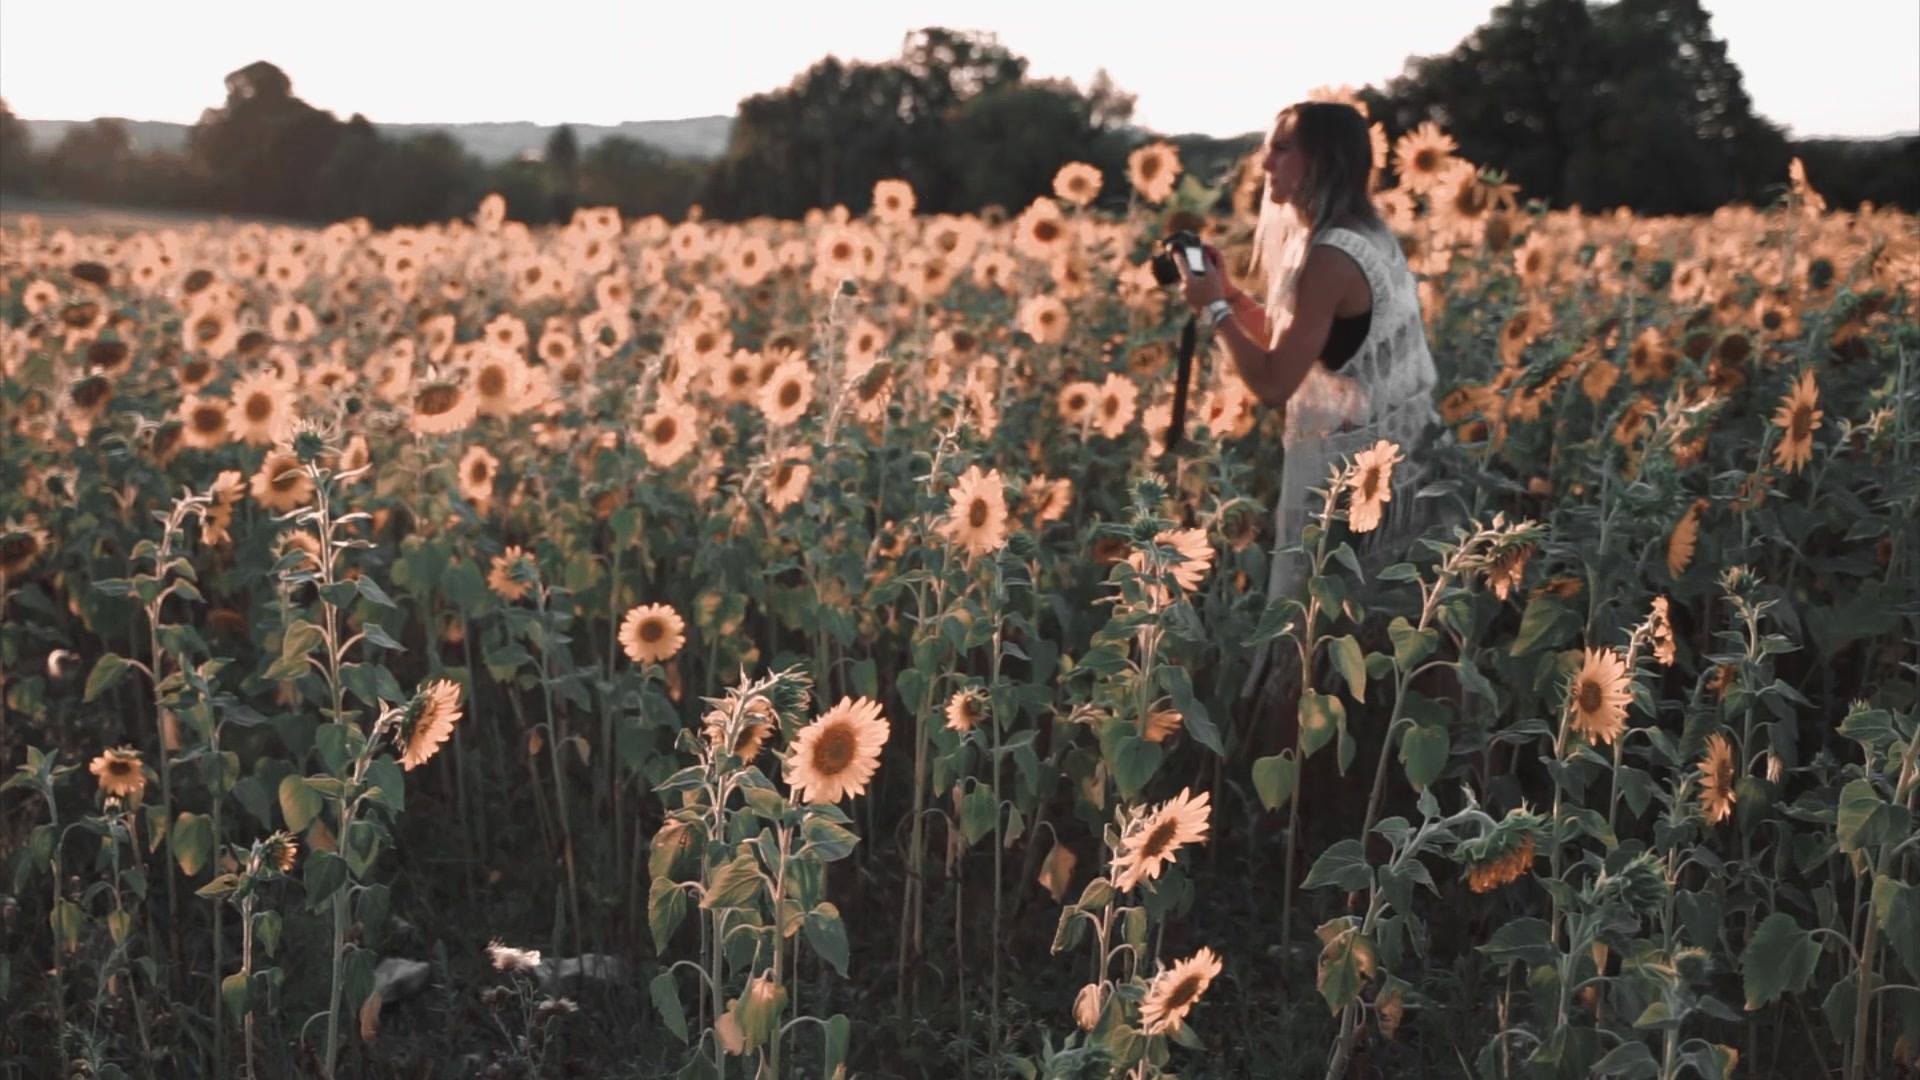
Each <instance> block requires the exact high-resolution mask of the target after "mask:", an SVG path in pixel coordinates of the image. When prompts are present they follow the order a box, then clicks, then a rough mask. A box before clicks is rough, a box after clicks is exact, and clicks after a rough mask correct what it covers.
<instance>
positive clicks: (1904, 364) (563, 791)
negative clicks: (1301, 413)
mask: <svg viewBox="0 0 1920 1080" xmlns="http://www.w3.org/2000/svg"><path fill="white" fill-rule="evenodd" d="M1375 150H1376V164H1378V165H1380V166H1381V176H1382V177H1383V178H1384V177H1391V178H1392V182H1391V186H1388V185H1387V184H1385V183H1382V184H1380V185H1378V188H1379V190H1378V192H1377V199H1378V202H1379V206H1380V208H1381V211H1382V214H1383V216H1384V217H1385V218H1386V219H1387V221H1388V222H1389V224H1390V225H1391V226H1392V227H1393V228H1394V229H1395V231H1396V232H1397V233H1398V234H1399V235H1400V236H1401V237H1402V245H1403V248H1404V250H1405V251H1406V253H1407V257H1408V260H1409V264H1410V266H1411V267H1412V269H1413V271H1414V272H1415V274H1416V275H1417V276H1418V278H1419V281H1420V294H1421V300H1422V309H1423V312H1424V316H1425V319H1426V322H1427V329H1428V334H1429V339H1430V341H1431V343H1432V351H1433V354H1434V356H1435V358H1436V361H1437V363H1438V364H1439V366H1440V370H1441V388H1440V389H1441V392H1442V394H1443V397H1442V398H1441V399H1440V400H1439V401H1438V402H1437V407H1438V409H1439V411H1440V414H1441V416H1442V418H1443V420H1444V430H1441V431H1437V432H1435V433H1434V434H1433V437H1432V438H1431V440H1430V441H1428V442H1426V443H1423V444H1422V445H1419V446H1404V447H1402V446H1394V445H1392V444H1387V443H1382V444H1381V445H1379V446H1377V447H1376V448H1375V449H1374V450H1372V451H1369V452H1368V453H1367V454H1364V455H1361V458H1360V459H1357V460H1354V461H1350V462H1346V463H1343V464H1342V465H1341V466H1339V467H1337V468H1336V469H1335V470H1334V471H1333V472H1332V473H1331V474H1330V475H1329V476H1328V478H1327V482H1326V484H1325V485H1324V488H1323V491H1322V492H1321V493H1320V496H1321V501H1320V503H1319V504H1318V507H1319V509H1318V514H1317V517H1316V520H1315V521H1314V523H1312V524H1310V525H1309V526H1308V527H1307V528H1306V529H1305V530H1304V531H1303V532H1302V534H1301V535H1298V536H1275V535H1273V529H1272V526H1271V522H1272V507H1273V502H1274V499H1275V497H1276V493H1277V490H1278V486H1279V476H1280V461H1281V453H1282V450H1281V443H1280V438H1279V435H1280V428H1281V425H1282V424H1283V417H1282V415H1281V411H1280V410H1277V409H1273V408H1269V407H1266V406H1264V405H1262V404H1260V403H1259V402H1257V401H1256V400H1255V399H1254V398H1253V396H1252V394H1251V393H1250V392H1249V391H1248V390H1247V388H1246V387H1245V386H1244V385H1243V384H1242V383H1241V382H1240V381H1239V379H1238V377H1237V376H1236V375H1235V374H1234V373H1233V370H1232V365H1231V363H1230V361H1228V360H1227V358H1226V357H1225V356H1224V355H1223V354H1220V353H1217V352H1215V351H1213V349H1212V348H1211V347H1210V346H1208V345H1206V344H1205V343H1204V338H1203V346H1202V349H1201V352H1200V355H1199V357H1198V358H1197V360H1196V365H1195V375H1194V384H1193V388H1192V397H1191V400H1190V403H1189V404H1190V407H1189V409H1188V413H1187V419H1186V424H1185V429H1186V438H1185V441H1184V442H1182V443H1181V444H1180V445H1179V446H1178V448H1177V449H1175V450H1173V451H1171V452H1169V451H1166V450H1165V445H1166V436H1167V434H1168V431H1169V427H1170V421H1171V411H1172V410H1171V399H1172V396H1173V390H1174V387H1173V382H1174V355H1175V341H1176V340H1177V338H1178V335H1179V330H1180V326H1181V323H1182V321H1183V319H1184V315H1185V311H1184V309H1183V307H1182V305H1181V304H1180V302H1179V300H1178V298H1177V296H1173V295H1170V294H1169V293H1168V291H1167V290H1164V289H1162V288H1160V287H1159V286H1158V285H1156V284H1155V281H1154V279H1153V276H1152V274H1151V273H1150V269H1149V267H1148V265H1147V260H1148V257H1149V256H1150V255H1151V253H1152V252H1153V251H1154V250H1155V241H1156V239H1157V238H1158V237H1160V236H1161V235H1163V234H1164V233H1165V232H1166V231H1167V230H1168V229H1170V228H1174V227H1180V226H1183V225H1186V226H1193V227H1198V228H1200V229H1201V230H1203V232H1204V234H1205V235H1206V236H1207V237H1208V238H1209V240H1210V241H1211V242H1213V243H1215V244H1216V245H1218V246H1219V247H1220V248H1221V249H1222V250H1223V251H1224V252H1226V254H1227V257H1228V259H1229V262H1230V263H1232V264H1234V265H1238V266H1244V265H1245V259H1246V256H1247V253H1248V251H1249V250H1250V230H1251V226H1252V223H1253V220H1254V213H1253V209H1254V200H1255V199H1256V198H1258V197H1259V181H1258V177H1257V174H1256V173H1255V171H1254V169H1253V168H1252V167H1251V163H1250V164H1249V167H1248V168H1246V169H1244V170H1242V171H1241V172H1240V174H1239V175H1238V176H1236V177H1229V178H1227V179H1226V180H1224V181H1223V182H1222V183H1221V185H1220V186H1218V187H1211V188H1210V187H1207V186H1205V185H1204V184H1202V183H1201V182H1200V180H1199V179H1198V178H1195V177H1191V176H1186V177H1183V176H1181V169H1180V164H1179V161H1178V157H1177V154H1176V153H1175V151H1174V149H1173V148H1172V147H1171V146H1170V145H1168V144H1151V145H1148V146H1146V147H1143V148H1142V149H1141V150H1139V151H1138V152H1136V154H1135V156H1134V159H1133V162H1132V173H1133V175H1132V181H1133V188H1134V191H1135V195H1134V196H1132V197H1130V198H1129V200H1128V202H1127V204H1126V205H1125V207H1124V210H1122V209H1121V208H1119V207H1113V208H1111V209H1109V208H1107V207H1106V206H1105V205H1102V204H1099V203H1098V201H1097V197H1098V195H1099V193H1100V190H1101V185H1102V179H1101V174H1100V172H1099V170H1097V169H1093V168H1091V167H1090V166H1085V165H1078V164H1076V165H1069V166H1067V168H1065V169H1063V170H1062V171H1061V174H1060V177H1059V179H1058V180H1057V181H1056V184H1055V192H1054V194H1053V195H1052V196H1050V197H1043V198H1040V199H1038V200H1036V201H1035V202H1034V203H1032V204H1031V205H1030V206H1027V207H1026V208H1024V209H1022V210H1020V211H1018V212H1017V213H1009V214H1000V213H995V212H989V213H987V214H984V215H980V216H965V217H951V216H928V215H919V214H916V213H915V211H914V196H913V191H912V190H911V188H910V187H908V186H907V185H906V184H904V183H901V182H898V181H884V182H882V183H881V184H880V186H879V189H878V190H877V191H876V192H875V199H874V209H873V211H872V213H871V214H869V215H866V216H862V217H851V216H849V215H848V213H847V212H846V211H845V210H844V208H836V209H835V210H833V211H819V212H814V213H812V214H810V215H809V216H808V218H807V219H806V220H805V221H773V220H764V219H763V220H753V221H747V222H742V223H720V222H710V221H705V220H701V219H700V218H699V217H698V216H695V217H694V218H692V219H690V220H686V221H682V222H678V223H669V222H666V221H663V220H660V219H658V218H648V219H643V220H633V221H623V220H622V219H621V217H620V215H619V214H618V213H616V212H613V211H610V210H605V209H587V210H582V211H580V212H578V213H577V214H576V215H575V216H574V219H573V221H572V222H571V224H569V225H567V226H566V227H564V228H554V229H542V230H538V231H532V230H529V229H528V228H526V227H525V226H523V225H519V224H517V223H514V222H511V221H509V220H507V218H506V210H507V207H506V206H505V204H504V202H503V201H502V200H501V199H500V198H499V197H498V196H490V197H489V198H488V199H486V200H485V201H483V202H482V203H481V204H480V206H479V207H478V208H477V210H476V212H475V213H474V214H473V215H472V217H471V218H470V219H469V220H459V221H450V222H446V223H444V224H439V225H432V226H427V227H421V228H401V229H395V230H393V231H390V232H380V231H374V230H372V229H370V228H369V227H368V226H367V225H366V223H365V222H364V221H347V222H341V223H337V224H333V225H331V226H329V227H327V228H324V229H317V230H304V229H295V228H285V227H266V226H262V225H239V226H236V225H232V224H222V225H218V226H215V225H198V226H194V227H191V228H181V229H166V230H149V231H138V232H131V233H129V232H124V231H122V232H107V231H103V230H85V229H82V230H79V231H74V230H71V229H65V228H62V229H49V228H46V227H43V226H41V225H40V224H39V223H38V222H36V221H34V220H32V219H30V218H21V219H15V220H14V221H12V222H10V223H9V225H8V227H7V229H6V230H5V232H4V235H3V236H0V239H3V240H4V244H3V245H0V248H3V252H4V254H3V255H0V322H3V323H4V335H5V336H4V343H3V344H4V372H5V381H4V390H3V392H0V410H4V415H3V421H0V430H4V437H5V440H6V443H5V451H4V457H3V458H0V479H3V481H4V482H3V483H0V519H3V521H4V534H3V535H0V612H4V620H3V621H0V678H3V679H4V704H3V705H0V709H3V710H4V711H0V755H3V756H4V763H5V767H6V770H7V772H8V774H9V776H10V778H9V779H8V780H7V781H6V784H5V788H4V799H3V801H0V856H3V858H0V873H3V876H0V935H3V936H4V943H5V948H4V949H3V950H0V1015H4V1016H5V1022H4V1024H0V1076H5V1077H45V1076H63V1077H83V1076H84V1077H95V1076H98V1077H123V1076H124V1077H223V1078H224V1077H245V1078H249V1080H251V1078H256V1077H281V1076H306V1075H317V1076H325V1077H335V1076H407V1077H429V1076H433V1077H441V1076H445V1077H452V1076H463V1077H464V1076H505V1077H522V1076H613V1077H658V1076H669V1075H671V1076H689V1077H692V1076H699V1077H709V1076H710V1077H720V1078H724V1077H739V1078H743V1080H744V1078H751V1077H780V1076H795V1077H820V1078H830V1077H838V1076H874V1077H961V1076H967V1077H971V1076H1019V1077H1028V1078H1034V1077H1060V1078H1065V1077H1104V1076H1125V1077H1137V1078H1143V1077H1152V1076H1172V1075H1182V1076H1189V1077H1228V1076H1276V1077H1308V1076H1311V1077H1325V1078H1326V1080H1339V1078H1342V1077H1349V1076H1351V1077H1379V1076H1482V1077H1586V1076H1589V1075H1600V1076H1614V1077H1635V1078H1656V1077H1657V1078H1660V1080H1669V1078H1675V1077H1683V1076H1694V1077H1705V1078H1720V1077H1732V1076H1762V1077H1764V1076H1776V1077H1793V1078H1801V1077H1813V1076H1836V1077H1847V1078H1851V1080H1859V1078H1864V1077H1886V1076H1894V1075H1911V1074H1913V1072H1914V1070H1915V1068H1916V1065H1915V1063H1916V1060H1920V872H1917V868H1920V839H1917V838H1920V830H1916V828H1915V822H1914V817H1915V814H1916V812H1920V731H1917V727H1920V712H1917V711H1916V708H1917V695H1916V693H1915V690H1916V685H1917V684H1920V655H1917V654H1916V645H1920V551H1917V550H1916V540H1920V528H1916V521H1920V506H1917V505H1916V504H1917V502H1920V453H1917V451H1920V423H1917V422H1916V421H1920V408H1916V401H1920V362H1917V361H1916V356H1917V355H1920V329H1917V324H1916V319H1915V316H1914V310H1915V309H1914V304H1915V301H1916V286H1917V283H1920V227H1917V226H1916V222H1915V220H1914V219H1913V218H1912V217H1911V216H1908V215H1904V214H1901V213H1896V212H1889V211H1885V210H1880V209H1875V208H1873V207H1871V206H1863V207H1861V208H1860V209H1858V210H1856V211H1838V210H1829V209H1828V208H1827V207H1826V206H1825V205H1824V204H1823V202H1822V200H1821V198H1820V196H1819V194H1818V193H1817V192H1816V191H1814V190H1812V189H1811V188H1809V187H1808V185H1807V184H1806V182H1805V180H1804V177H1803V176H1802V175H1800V174H1799V173H1798V172H1797V171H1796V172H1795V174H1794V175H1791V176H1788V177H1783V178H1782V183H1781V187H1780V194H1779V198H1778V199H1777V201H1776V202H1775V203H1773V204H1772V205H1770V206H1767V207H1761V208H1755V207H1744V206H1743V207H1727V208H1725V209H1723V210H1722V211H1720V212H1718V213H1716V214H1714V215H1713V216H1712V217H1711V218H1710V219H1660V218H1639V217H1634V216H1631V215H1628V214H1625V213H1624V212H1623V213H1618V214H1600V215H1595V214H1590V213H1583V212H1581V211H1580V210H1578V209H1577V208H1576V209H1572V210H1567V211H1553V212H1549V211H1547V210H1545V209H1544V208H1542V207H1540V206H1538V205H1536V204H1525V203H1523V201H1522V198H1523V194H1524V193H1521V192H1517V191H1515V190H1514V189H1513V187H1512V186H1511V185H1509V184H1506V183H1504V182H1503V181H1502V178H1501V177H1500V175H1499V174H1498V173H1496V172H1493V171H1491V170H1485V169H1481V168H1480V167H1478V166H1476V165H1475V164H1473V163H1470V162H1467V161H1464V160H1462V159H1460V158H1458V157H1457V156H1456V155H1455V154H1454V147H1453V146H1452V143H1451V141H1450V140H1449V139H1448V138H1447V137H1446V136H1445V134H1444V133H1442V132H1440V131H1438V130H1437V129H1433V128H1431V127H1427V128H1423V129H1420V130H1419V131H1416V132H1414V133H1411V134H1409V135H1407V136H1406V137H1404V138H1403V139H1402V140H1401V142H1400V143H1399V144H1398V145H1396V146H1394V147H1391V148H1390V147H1388V146H1386V145H1385V140H1384V137H1380V138H1378V139H1377V140H1376V147H1375ZM1410 460H1417V461H1419V462H1421V463H1424V464H1425V466H1426V468H1427V479H1426V480H1425V481H1423V483H1422V485H1421V487H1420V490H1419V491H1418V492H1417V493H1415V494H1413V495H1411V496H1408V495H1402V496H1400V497H1401V498H1408V497H1412V498H1417V499H1419V500H1423V501H1426V502H1425V504H1426V505H1429V506H1431V507H1433V508H1434V511H1435V513H1434V520H1435V521H1436V524H1435V525H1434V526H1433V527H1432V528H1431V529H1430V530H1429V531H1428V532H1427V533H1426V534H1425V535H1423V536H1420V537H1419V538H1417V541H1416V542H1414V543H1412V544H1409V545H1407V546H1406V547H1405V549H1404V550H1397V551H1391V552H1385V553H1382V552H1378V551H1376V550H1373V547H1374V546H1373V545H1369V544H1368V540H1369V537H1368V536H1367V534H1368V533H1369V532H1370V531H1372V530H1373V529H1374V527H1375V526H1376V524H1377V523H1378V522H1379V521H1380V519H1381V510H1382V507H1381V503H1382V502H1383V501H1385V500H1386V499H1387V498H1389V497H1390V495H1391V494H1392V492H1393V490H1394V489H1393V487H1392V485H1391V483H1390V481H1391V474H1392V471H1393V469H1394V468H1395V467H1396V466H1397V465H1404V464H1405V463H1406V462H1408V461H1410ZM1286 546H1295V547H1296V548H1297V550H1299V551H1300V552H1301V553H1303V555H1304V557H1305V559H1306V560H1307V563H1308V565H1309V566H1310V568H1311V574H1310V580H1309V584H1308V587H1307V589H1306V591H1305V593H1304V594H1303V595H1299V596H1268V595H1265V592H1264V583H1265V582H1266V581H1267V580H1268V569H1269V563H1270V560H1271V559H1272V558H1273V557H1274V554H1275V551H1276V548H1277V547H1286ZM1282 660H1284V661H1287V662H1286V663H1281V662H1280V661H1282ZM1266 670H1273V671H1280V672H1284V671H1291V672H1292V673H1293V674H1292V675H1291V677H1290V678H1291V683H1290V685H1288V684H1287V678H1286V677H1284V676H1279V677H1276V678H1275V679H1266V680H1264V681H1263V679H1262V678H1259V677H1253V678H1250V675H1255V674H1257V673H1258V672H1260V671H1266ZM1275 686H1279V689H1277V690H1276V689H1274V687H1275Z"/></svg>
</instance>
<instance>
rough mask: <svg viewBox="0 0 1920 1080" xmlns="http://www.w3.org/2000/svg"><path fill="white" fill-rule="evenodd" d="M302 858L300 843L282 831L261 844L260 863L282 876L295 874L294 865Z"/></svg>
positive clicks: (291, 835)
mask: <svg viewBox="0 0 1920 1080" xmlns="http://www.w3.org/2000/svg"><path fill="white" fill-rule="evenodd" d="M299 857H300V841H298V840H296V839H294V838H293V834H292V833H290V832H287V831H286V830H284V829H282V830H280V831H279V832H276V833H274V834H273V835H272V836H269V837H267V838H266V839H265V840H262V841H261V842H260V863H261V865H262V866H270V867H272V868H274V869H275V870H277V871H279V872H280V873H282V874H290V873H292V872H293V864H294V861H295V860H296V859H298V858H299Z"/></svg>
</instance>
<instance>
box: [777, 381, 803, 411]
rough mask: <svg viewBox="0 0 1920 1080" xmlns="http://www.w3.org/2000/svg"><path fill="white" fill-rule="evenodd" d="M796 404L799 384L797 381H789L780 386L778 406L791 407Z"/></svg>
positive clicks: (798, 398) (797, 402) (798, 399)
mask: <svg viewBox="0 0 1920 1080" xmlns="http://www.w3.org/2000/svg"><path fill="white" fill-rule="evenodd" d="M798 404H800V384H799V383H797V382H789V383H787V384H785V385H784V386H782V387H780V407H781V408H783V409H791V408H793V407H794V406H795V405H798Z"/></svg>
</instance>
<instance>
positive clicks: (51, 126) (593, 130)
mask: <svg viewBox="0 0 1920 1080" xmlns="http://www.w3.org/2000/svg"><path fill="white" fill-rule="evenodd" d="M22 123H24V124H25V125H26V128H27V134H28V137H29V138H31V139H32V140H33V147H34V149H35V150H40V151H45V150H48V149H51V148H52V147H53V146H54V145H55V144H56V143H58V142H59V141H60V139H61V138H62V137H63V136H65V135H66V133H67V129H68V128H71V127H73V126H75V125H76V124H81V123H84V121H77V120H23V121H22ZM124 123H125V124H126V125H127V131H128V133H129V134H130V135H131V136H132V138H133V149H134V151H135V152H136V153H149V152H152V151H155V150H165V151H179V150H181V149H183V148H185V146H186V145H187V130H188V128H189V127H190V126H191V125H188V124H172V123H167V122H165V121H160V120H127V121H124ZM558 126H559V125H557V124H545V125H543V124H534V123H529V122H526V121H510V122H505V123H486V124H375V125H374V128H375V129H376V130H378V131H379V132H380V133H381V134H382V135H385V136H388V137H390V138H396V139H404V138H407V137H408V136H411V135H423V134H426V133H427V132H430V131H445V132H447V133H448V134H451V135H452V136H453V137H454V138H455V139H458V140H459V141H460V144H461V145H462V146H464V147H466V148H467V151H468V152H469V153H471V154H473V155H474V156H475V157H477V158H479V159H480V160H482V161H485V162H487V163H489V164H492V163H497V162H501V161H507V160H509V159H512V158H516V157H519V156H520V155H522V154H526V153H533V154H538V153H539V152H540V151H541V149H542V148H543V147H545V146H546V144H547V137H548V136H550V135H552V134H553V131H554V128H556V127H558ZM572 126H573V133H574V135H575V136H576V137H577V138H578V139H579V140H580V148H581V149H582V150H589V149H592V148H593V146H594V144H595V143H598V142H600V141H601V140H602V139H607V138H611V137H613V136H615V135H624V136H626V137H627V138H629V139H635V140H638V141H640V142H643V143H647V144H649V145H652V146H657V147H659V148H660V149H662V150H665V151H666V152H667V153H669V154H672V155H674V156H675V157H683V158H694V159H698V160H703V161H706V160H712V159H714V158H717V157H719V156H720V155H721V154H723V153H725V152H726V149H727V137H728V135H729V133H731V132H732V130H733V118H732V117H730V116H696V117H691V118H689V119H685V120H630V121H627V122H626V123H623V124H611V125H607V124H574V125H572Z"/></svg>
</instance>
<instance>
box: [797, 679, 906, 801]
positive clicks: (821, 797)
mask: <svg viewBox="0 0 1920 1080" xmlns="http://www.w3.org/2000/svg"><path fill="white" fill-rule="evenodd" d="M888 732H889V728H888V726H887V721H886V719H885V718H883V717H882V716H881V715H880V703H879V702H877V701H874V700H872V699H871V698H864V697H863V698H850V697H843V698H841V699H840V703H839V704H838V705H835V706H834V707H833V708H831V709H828V710H827V712H826V714H825V715H824V716H822V717H820V719H818V720H816V721H814V722H813V723H811V724H808V725H807V726H806V727H803V728H801V729H800V731H799V733H798V734H797V735H795V736H794V740H793V750H792V751H791V752H790V753H789V754H788V755H787V762H786V765H787V767H786V775H787V783H789V784H791V785H792V786H793V791H794V794H795V795H796V796H797V797H798V798H799V799H800V800H801V801H802V802H809V803H837V802H840V801H841V800H843V799H845V798H846V797H847V796H849V795H860V794H863V793H865V792H866V790H867V781H869V780H871V779H873V774H874V770H876V769H878V768H879V766H880V749H881V748H882V747H884V746H885V745H886V744H887V735H888Z"/></svg>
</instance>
